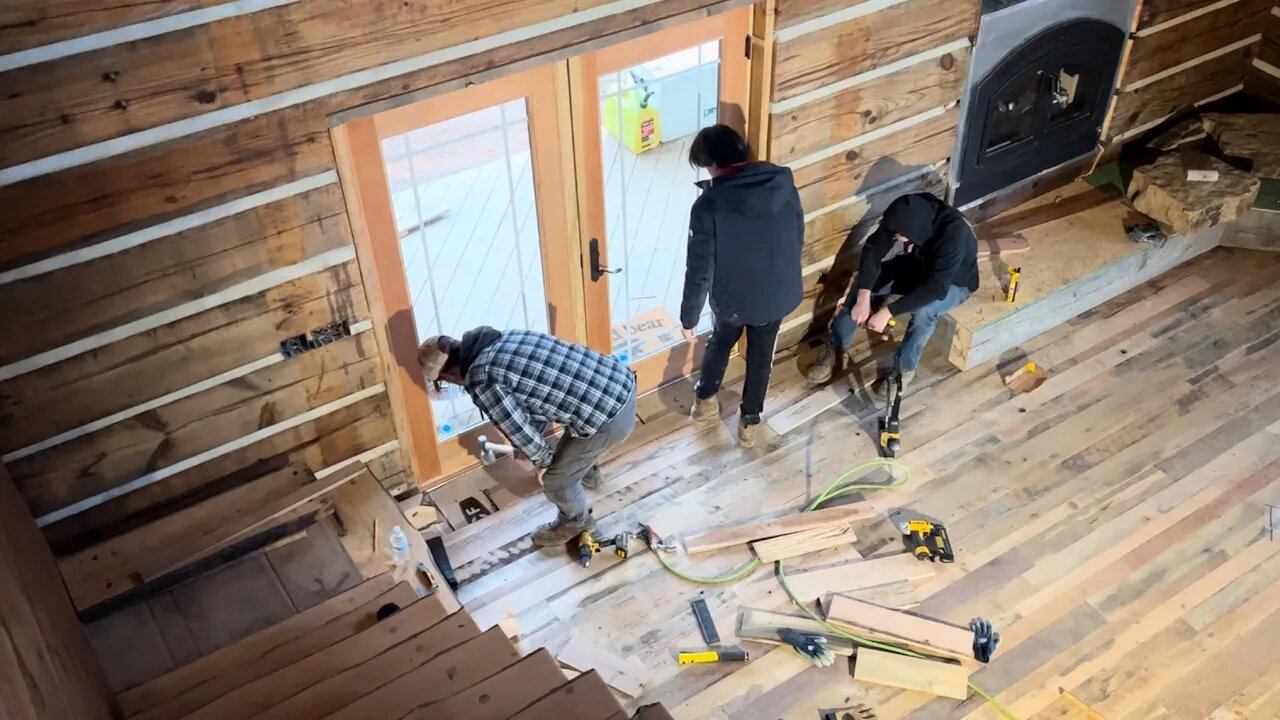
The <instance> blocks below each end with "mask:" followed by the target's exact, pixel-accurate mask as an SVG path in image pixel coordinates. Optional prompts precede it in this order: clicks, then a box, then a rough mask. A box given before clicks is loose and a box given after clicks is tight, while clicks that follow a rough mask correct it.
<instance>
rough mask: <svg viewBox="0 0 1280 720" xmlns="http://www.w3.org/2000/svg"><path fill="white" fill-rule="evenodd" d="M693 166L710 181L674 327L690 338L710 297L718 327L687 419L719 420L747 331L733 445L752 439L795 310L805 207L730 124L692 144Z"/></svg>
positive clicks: (696, 208)
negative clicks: (783, 331)
mask: <svg viewBox="0 0 1280 720" xmlns="http://www.w3.org/2000/svg"><path fill="white" fill-rule="evenodd" d="M689 163H690V164H691V165H693V166H695V167H700V168H706V170H707V172H708V173H709V174H710V175H711V179H710V180H707V181H704V182H701V183H699V186H700V187H701V188H702V195H700V196H699V197H698V199H697V201H696V202H694V204H693V210H692V211H691V212H690V217H689V254H688V257H687V259H686V264H685V276H684V298H683V300H682V302H681V304H680V324H681V325H682V326H683V327H684V336H685V339H686V340H692V339H693V336H694V329H695V328H696V327H697V326H698V319H699V318H700V317H701V315H702V306H703V305H704V304H705V303H706V302H707V296H708V295H710V298H711V312H712V313H714V314H715V326H714V328H713V329H712V331H711V339H710V340H709V341H708V342H707V352H706V355H704V356H703V359H702V367H701V370H700V375H699V376H698V386H697V388H696V389H695V395H696V396H697V397H696V399H695V400H694V406H693V412H692V413H691V415H692V417H693V419H694V420H695V421H698V422H709V421H712V420H716V419H719V417H720V403H719V401H718V400H717V399H716V393H717V392H719V391H720V383H721V382H722V381H723V380H724V371H725V366H726V365H728V363H729V353H730V351H732V350H733V346H734V344H735V343H737V342H738V338H739V337H741V336H742V333H743V332H744V331H745V332H746V334H747V379H746V384H745V385H744V386H743V389H742V407H741V418H740V419H739V425H738V443H739V444H740V445H741V446H742V447H751V446H753V445H755V442H756V432H757V430H758V429H759V426H760V415H761V413H762V412H763V410H764V395H765V389H766V388H768V387H769V371H770V369H771V368H772V366H773V351H774V347H775V345H776V344H777V340H778V329H779V327H780V326H781V324H782V319H783V318H785V317H786V316H787V314H788V313H790V312H791V311H792V310H795V309H796V308H797V307H799V305H800V300H801V298H802V297H803V295H804V290H803V288H802V287H801V280H800V250H801V249H802V248H803V246H804V210H803V209H802V208H801V206H800V193H799V192H798V191H797V190H796V183H795V180H794V178H792V176H791V170H790V169H789V168H785V167H781V166H778V165H774V164H772V163H767V162H751V161H750V151H749V149H748V147H747V143H746V141H745V140H743V139H742V136H741V135H739V134H738V132H737V131H736V130H734V129H733V128H731V127H729V126H727V125H712V126H711V127H708V128H703V129H702V130H701V131H699V132H698V135H697V137H695V138H694V140H693V144H692V145H691V146H690V147H689Z"/></svg>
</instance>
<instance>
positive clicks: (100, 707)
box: [0, 467, 115, 720]
mask: <svg viewBox="0 0 1280 720" xmlns="http://www.w3.org/2000/svg"><path fill="white" fill-rule="evenodd" d="M114 706H115V699H114V698H113V697H112V695H111V692H110V691H109V690H108V688H107V682H106V679H105V678H104V677H103V674H102V669H101V668H100V667H99V666H98V662H97V659H96V658H95V657H94V655H93V651H92V650H91V649H90V647H89V640H88V638H87V637H86V636H85V631H84V628H83V627H81V625H80V622H79V621H78V620H77V619H76V614H75V611H74V610H73V609H72V607H71V601H70V600H69V599H68V598H67V593H66V590H64V589H63V587H62V581H61V578H60V576H59V575H58V568H57V566H56V565H55V564H54V559H53V555H52V554H51V553H50V552H49V548H48V547H46V546H45V544H44V541H43V540H42V539H41V537H40V531H39V530H37V529H36V524H35V521H34V519H33V518H32V517H31V514H30V513H29V512H27V508H26V506H25V505H24V504H23V502H22V498H21V496H19V494H18V491H17V489H16V488H15V487H14V485H13V483H12V482H11V481H10V480H9V477H8V475H7V474H6V473H5V471H4V468H3V467H0V716H3V717H5V718H11V719H12V720H38V719H41V718H50V719H51V718H68V719H71V718H74V719H75V720H110V719H111V718H112V717H114Z"/></svg>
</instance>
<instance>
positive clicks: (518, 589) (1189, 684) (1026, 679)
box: [446, 248, 1280, 720]
mask: <svg viewBox="0 0 1280 720" xmlns="http://www.w3.org/2000/svg"><path fill="white" fill-rule="evenodd" d="M1277 339H1280V255H1275V254H1266V253H1261V252H1256V251H1246V250H1234V249H1226V248H1220V249H1217V250H1214V251H1211V252H1209V253H1207V254H1205V255H1203V256H1201V257H1200V258H1198V259H1196V260H1195V261H1192V262H1190V263H1188V264H1186V265H1183V266H1181V267H1179V268H1176V269H1175V270H1173V271H1171V272H1169V273H1166V274H1165V275H1162V276H1160V277H1159V278H1157V279H1156V280H1154V281H1152V282H1150V283H1148V284H1146V285H1144V286H1142V287H1140V288H1137V289H1135V290H1133V291H1131V292H1129V293H1126V294H1125V295H1122V296H1121V297H1119V298H1116V299H1115V300H1113V301H1110V302H1108V303H1106V304H1104V305H1103V306H1101V307H1099V308H1097V309H1095V310H1094V311H1091V312H1089V313H1087V314H1085V315H1083V316H1081V317H1079V318H1077V319H1075V320H1073V321H1071V322H1070V323H1067V324H1065V325H1063V326H1060V327H1058V328H1055V329H1054V330H1052V331H1050V332H1048V333H1046V334H1045V335H1042V336H1040V337H1038V338H1036V339H1034V340H1032V341H1030V342H1029V343H1027V344H1025V345H1024V346H1023V348H1022V352H1023V353H1024V354H1025V357H1026V358H1028V359H1031V360H1034V361H1036V362H1038V363H1040V364H1041V365H1043V366H1044V367H1045V368H1046V369H1047V370H1048V371H1049V373H1050V379H1049V380H1048V382H1046V383H1045V384H1044V385H1043V386H1041V387H1040V388H1038V389H1037V390H1035V391H1033V392H1031V393H1029V394H1025V395H1017V396H1015V395H1014V394H1013V393H1012V392H1011V391H1009V390H1007V389H1006V388H1005V387H1004V386H1003V384H1002V383H1001V380H1000V375H999V370H1009V369H1012V368H1014V367H1017V366H1018V365H1020V364H1021V362H1023V361H1024V360H1023V359H1022V356H1021V355H1019V356H1017V357H1013V356H1006V358H1004V361H1003V363H1002V364H1001V365H1000V366H999V367H998V366H997V363H995V362H992V363H988V364H986V365H983V366H981V367H979V368H977V369H974V370H971V371H968V372H965V373H957V372H954V371H949V370H947V369H946V363H945V361H943V360H942V359H941V358H940V357H938V352H937V350H936V348H933V349H931V354H930V361H929V366H928V371H927V372H922V373H921V377H920V378H919V379H918V382H917V386H916V388H915V389H914V390H913V392H912V393H911V394H910V395H909V396H908V397H907V398H906V401H905V406H904V413H905V416H904V420H903V423H904V445H905V452H904V454H903V456H902V457H901V460H902V462H903V463H905V464H906V465H907V466H908V467H909V468H910V470H911V477H910V481H909V482H908V483H907V484H906V485H904V486H902V487H901V488H898V489H894V490H888V491H881V492H875V493H870V494H869V495H868V498H867V499H869V500H870V501H871V502H873V503H875V504H876V506H877V507H878V508H881V509H883V510H884V511H885V512H886V513H888V512H889V511H892V510H897V509H903V508H907V509H910V510H912V511H915V512H918V513H923V514H927V515H930V516H933V517H935V518H937V519H940V520H942V521H943V522H945V523H946V524H947V526H948V528H949V530H950V534H951V538H952V540H953V542H954V544H955V546H956V554H957V556H958V557H957V562H956V563H955V564H954V565H949V566H938V567H937V568H936V569H937V573H936V574H935V575H934V576H933V577H931V578H929V579H926V580H924V581H921V582H920V583H919V584H918V586H917V587H916V588H915V593H916V596H917V597H918V598H919V600H920V605H919V607H918V609H917V611H918V612H921V613H923V614H927V615H931V616H934V617H939V618H943V619H946V620H950V621H955V622H959V623H965V622H967V621H968V620H969V619H970V618H971V617H974V616H979V615H980V616H983V617H986V618H988V619H990V620H992V621H993V622H994V623H995V624H996V626H997V628H998V629H999V630H1000V632H1001V633H1002V635H1003V637H1004V643H1003V645H1002V646H1001V648H1000V650H999V652H998V653H997V654H996V657H995V658H994V660H993V661H992V663H991V664H990V665H989V666H987V667H985V668H983V669H982V670H980V671H979V672H977V673H975V674H974V675H973V678H972V679H973V682H974V683H976V684H977V685H979V686H981V687H982V688H983V689H984V690H986V691H987V692H989V693H992V694H994V695H996V696H997V697H998V698H999V699H1000V700H1001V701H1002V702H1003V703H1005V704H1006V705H1007V706H1008V707H1009V708H1010V710H1011V711H1012V713H1013V714H1014V715H1016V716H1017V717H1019V718H1086V717H1094V716H1093V715H1090V714H1088V712H1087V711H1086V710H1085V709H1082V708H1084V707H1085V706H1087V708H1091V709H1092V711H1093V712H1096V713H1097V714H1099V715H1101V716H1102V717H1105V718H1107V720H1123V719H1126V718H1132V719H1135V720H1137V719H1146V718H1210V719H1211V720H1226V719H1228V718H1231V719H1236V718H1250V719H1257V720H1263V719H1265V718H1276V717H1280V642H1276V638H1280V543H1276V542H1273V541H1272V540H1271V539H1270V537H1269V535H1268V532H1267V530H1266V529H1265V520H1266V518H1265V516H1266V506H1267V504H1268V503H1270V504H1273V505H1275V504H1280V345H1277V344H1276V340H1277ZM802 363H803V359H795V358H792V359H789V360H787V361H785V362H783V363H782V364H781V365H779V366H778V367H777V368H776V369H775V375H774V379H773V383H772V385H773V394H772V396H771V400H770V404H769V410H768V412H769V414H770V416H771V418H770V421H771V422H770V425H771V426H772V427H774V428H775V429H776V428H779V427H781V428H783V429H784V433H783V434H781V435H779V434H777V433H776V432H773V431H769V432H768V434H767V436H766V437H765V438H764V440H763V442H761V443H760V445H759V446H758V447H757V448H755V449H753V450H748V451H743V450H740V449H738V448H737V447H735V446H734V444H733V442H732V430H734V423H735V422H736V417H734V415H735V414H736V413H733V412H731V411H730V410H729V408H732V407H733V405H735V404H736V397H732V398H730V397H729V396H730V395H732V388H730V389H729V390H728V391H727V392H726V393H725V396H726V397H725V405H726V411H725V418H724V422H722V423H721V424H720V425H716V426H712V427H708V428H699V427H695V426H692V425H690V424H688V423H687V422H686V421H685V420H684V419H683V412H684V409H685V408H686V407H687V403H688V396H689V389H688V387H687V386H685V387H679V388H670V389H668V390H665V391H663V392H662V393H659V394H658V395H656V396H653V397H649V398H646V399H644V400H643V401H642V405H643V406H644V407H643V408H642V411H641V415H642V417H643V418H644V419H645V422H644V424H643V425H641V426H639V427H638V428H637V430H636V433H635V435H634V436H633V438H632V440H631V441H630V442H629V443H628V445H627V447H626V448H625V449H624V451H623V452H621V453H620V454H618V455H617V456H616V457H613V458H612V459H611V460H610V461H609V462H608V463H607V464H606V466H605V468H604V470H605V482H604V484H603V486H602V487H601V489H600V490H599V491H598V492H597V493H596V494H595V496H594V507H595V513H596V516H597V518H598V520H599V524H600V531H601V532H602V533H603V534H606V535H607V534H610V533H613V532H617V531H619V530H623V529H634V526H635V523H636V522H637V521H640V520H644V521H647V522H650V523H652V524H654V525H655V527H657V528H658V530H659V531H660V532H663V533H676V534H682V533H693V532H696V531H699V530H701V529H703V528H705V527H707V526H709V525H715V524H718V523H725V522H731V521H735V520H739V519H747V518H752V517H758V516H763V515H769V514H776V513H779V512H781V511H784V510H789V511H793V510H796V509H798V508H799V507H801V506H802V504H803V503H804V502H805V501H806V500H807V499H808V498H811V497H812V496H813V495H814V494H816V493H817V492H819V491H820V490H821V488H822V487H823V486H825V485H826V484H827V483H828V482H830V481H831V480H832V479H834V478H835V477H836V476H837V475H838V474H839V473H840V472H841V471H843V470H844V469H846V468H849V467H851V466H854V465H856V464H858V463H860V462H863V461H866V460H869V459H872V458H874V457H875V456H876V454H875V449H874V441H873V440H872V439H871V436H870V433H871V432H873V431H874V427H875V415H876V411H877V409H876V407H875V405H874V403H873V402H872V401H871V399H870V397H869V396H868V395H867V394H866V393H865V392H859V393H852V394H850V393H847V392H845V391H843V390H839V391H832V390H830V389H828V390H825V391H817V393H815V391H813V390H810V389H808V388H806V387H804V385H803V383H802V382H801V381H800V376H799V370H798V368H797V365H799V364H802ZM823 392H825V393H826V395H820V393H823ZM815 398H816V399H815ZM731 400H732V402H731ZM802 403H807V404H806V405H803V406H801V404H802ZM796 407H803V410H802V411H800V410H795V408H796ZM823 408H826V409H825V410H824V409H823ZM818 411H821V412H818ZM814 413H817V414H816V417H813V419H812V420H809V419H808V418H809V417H810V416H811V415H813V414H814ZM779 418H782V419H785V420H786V422H782V421H778V422H774V421H775V420H778V419H779ZM877 473H880V474H877ZM867 477H868V479H871V480H876V479H879V480H883V479H885V476H884V475H883V471H876V472H872V473H870V474H868V476H867ZM551 515H552V510H551V508H550V506H549V505H548V504H546V503H545V501H543V500H541V499H540V498H536V497H534V498H527V499H525V500H522V501H521V502H520V503H518V504H516V505H514V506H512V507H510V508H508V509H506V510H504V511H503V512H501V513H498V514H496V515H493V516H491V517H488V518H484V519H483V520H481V521H479V522H477V523H475V524H473V525H470V526H467V527H465V528H462V529H460V530H458V531H456V532H454V533H452V534H451V535H449V536H448V537H447V538H446V540H447V543H448V546H449V549H450V554H451V556H452V558H453V561H454V564H455V566H456V567H457V569H458V575H459V577H460V578H461V579H463V585H462V587H461V588H460V591H459V593H458V595H459V599H461V600H462V601H463V602H465V604H466V606H467V608H468V609H469V610H471V611H472V613H473V614H474V615H475V617H476V620H477V622H478V623H479V625H480V626H481V627H482V628H484V627H487V626H489V625H491V624H493V623H496V622H497V621H499V620H502V619H503V618H504V617H506V616H508V615H514V616H515V617H516V618H517V619H518V622H519V625H520V631H521V642H522V644H523V645H524V646H525V647H526V648H533V647H538V646H544V645H545V646H547V647H549V648H550V649H551V650H552V651H553V652H556V651H557V650H558V649H559V648H560V647H562V646H563V645H564V644H565V643H567V642H568V641H569V639H570V638H571V637H573V636H575V635H578V636H583V637H585V638H586V639H587V640H588V641H589V642H591V643H594V644H595V645H596V646H597V647H599V648H601V649H604V650H607V651H609V652H611V653H614V654H616V655H620V656H623V657H626V658H629V659H632V660H636V661H638V662H640V663H641V664H643V665H644V666H645V667H647V668H648V669H649V671H650V672H651V673H652V675H651V677H650V678H648V681H647V683H646V685H645V690H644V693H643V696H642V697H641V698H639V699H637V700H632V701H631V702H632V706H633V707H634V706H635V705H638V704H641V703H643V702H653V701H662V702H663V703H664V704H666V706H667V707H668V708H670V709H671V710H672V714H673V715H674V716H675V717H677V718H681V719H690V720H692V719H695V718H697V719H701V718H734V720H747V719H751V718H761V719H773V718H785V719H787V720H791V719H793V718H794V719H797V720H799V719H804V720H812V718H815V717H817V709H819V708H835V707H843V706H848V705H853V704H856V703H866V704H868V705H870V706H872V707H874V708H876V710H877V711H878V713H879V717H880V718H882V719H884V720H892V719H894V718H918V719H923V718H973V719H984V718H997V717H1000V716H999V715H998V713H996V712H995V711H994V710H993V709H992V708H991V706H989V705H987V704H985V703H984V702H983V701H982V700H981V699H980V698H976V697H970V698H969V699H968V700H966V701H964V702H958V701H954V700H944V699H937V698H934V697H932V696H928V695H924V694H921V693H915V692H909V691H897V690H892V689H888V688H879V687H873V686H869V685H861V684H859V683H856V682H854V681H853V680H852V679H851V678H850V677H849V676H848V672H847V667H846V666H845V665H844V664H843V663H837V665H836V666H835V667H832V668H825V669H814V668H811V667H810V666H809V665H808V664H806V663H804V662H803V661H801V660H800V659H799V657H798V656H797V655H796V654H795V653H794V652H792V651H791V650H790V649H785V648H783V649H779V648H774V647H772V646H769V645H762V644H757V643H752V642H749V641H743V642H742V645H743V646H744V647H745V648H747V649H749V650H750V652H751V653H752V661H751V662H750V663H748V664H746V665H739V664H725V665H698V666H686V667H681V666H678V665H677V664H676V662H675V659H674V653H675V650H676V649H679V648H696V647H699V646H700V645H701V644H702V640H701V638H700V636H699V634H698V630H697V627H696V625H695V623H694V620H693V617H692V615H691V613H690V611H689V603H690V601H691V600H693V599H695V598H698V597H702V598H705V599H706V600H707V602H708V604H709V605H710V607H711V610H712V613H713V615H714V617H715V620H716V623H717V625H718V627H719V630H720V634H721V636H722V638H723V639H724V642H725V643H726V644H732V643H734V642H736V641H737V638H736V637H735V636H734V628H735V626H736V619H737V615H738V611H739V608H742V607H754V608H760V609H765V610H784V609H786V608H787V607H788V604H789V603H788V601H787V599H786V597H785V596H784V595H783V593H782V591H781V589H780V588H779V586H778V584H777V581H776V578H775V577H774V573H773V568H772V567H766V568H762V569H760V570H757V571H756V572H755V573H754V574H752V575H751V576H749V577H747V578H746V579H744V580H741V581H738V582H736V583H730V584H727V585H720V586H703V585H693V584H689V583H686V582H684V581H682V580H679V579H677V578H675V577H674V576H671V575H669V574H667V573H666V572H665V571H664V570H663V569H662V568H661V567H660V566H659V565H658V564H657V563H656V562H655V561H654V559H653V558H651V557H649V556H648V554H647V553H644V554H640V555H637V556H634V557H633V558H631V559H630V560H627V561H619V560H617V559H616V558H614V557H613V556H611V555H602V556H600V557H598V558H597V559H596V561H595V562H594V563H593V564H592V565H591V567H590V568H588V569H584V568H581V567H579V566H578V565H577V564H576V563H574V562H573V561H572V560H571V558H569V557H568V556H567V554H564V553H561V552H559V551H554V552H553V551H550V550H544V551H539V552H535V551H533V550H532V549H531V548H530V546H529V543H528V540H527V537H526V535H527V533H528V532H529V531H530V530H531V529H532V528H533V527H534V526H536V525H537V524H538V523H540V522H544V521H545V520H546V519H548V518H549V517H550V516H551ZM856 531H857V535H858V541H857V543H856V545H855V548H856V552H857V553H860V554H861V555H864V556H875V555H878V554H886V553H891V552H896V551H898V549H899V547H900V541H899V539H898V538H897V536H896V533H895V531H894V529H893V526H892V524H891V523H890V522H889V520H888V519H887V515H885V516H881V517H880V518H878V519H876V520H873V521H868V522H864V523H860V524H858V525H857V526H856ZM855 548H833V549H830V550H824V551H822V552H820V553H817V554H815V555H813V556H809V557H807V558H799V559H796V560H792V561H787V568H788V570H789V571H794V570H795V569H798V568H801V567H809V566H818V565H822V564H830V563H834V562H839V561H841V560H843V559H850V558H853V557H854V556H855V552H854V550H855ZM747 557H748V555H747V551H746V550H745V549H742V548H732V549H726V550H722V551H719V552H715V553H708V554H706V555H699V556H697V557H695V558H686V557H684V556H683V554H681V555H680V556H679V557H677V558H675V560H674V562H675V563H676V564H677V565H678V566H680V567H683V568H686V569H688V570H689V571H691V572H694V573H697V574H700V575H714V574H719V573H722V572H724V571H726V570H728V569H730V568H732V567H735V566H737V565H738V564H740V563H741V562H743V561H744V560H745V559H746V558H747ZM1064 693H1066V694H1064Z"/></svg>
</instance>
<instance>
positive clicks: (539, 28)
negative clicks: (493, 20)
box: [0, 0, 662, 187]
mask: <svg viewBox="0 0 1280 720" xmlns="http://www.w3.org/2000/svg"><path fill="white" fill-rule="evenodd" d="M661 1H662V0H614V2H611V3H608V4H605V5H601V6H599V7H594V8H590V9H588V10H582V11H580V12H575V13H570V14H568V15H564V16H562V17H558V18H555V19H552V20H547V21H544V22H540V23H537V24H536V25H530V26H528V27H522V28H516V29H514V30H508V31H506V32H501V33H498V34H497V35H490V36H489V37H486V38H481V39H479V40H472V41H471V42H466V43H463V44H461V45H454V46H452V47H447V48H443V49H441V50H433V51H431V52H429V53H425V54H422V55H419V56H417V57H412V58H407V59H404V60H397V61H396V62H393V63H388V64H386V65H380V66H378V67H373V68H368V69H365V70H358V71H356V72H353V73H349V74H347V75H343V76H341V77H336V78H333V79H331V80H325V81H324V82H320V83H316V84H314V85H307V86H304V87H300V88H297V89H296V90H289V91H287V92H282V93H279V94H276V95H272V96H270V97H265V98H262V99H261V100H254V101H251V102H247V103H241V104H239V105H233V106H231V107H228V108H223V109H221V110H214V111H213V112H208V113H204V114H203V115H197V116H195V117H192V118H187V119H185V120H177V121H175V122H171V123H168V124H165V125H160V126H158V127H153V128H150V129H147V130H142V131H140V132H136V133H132V134H130V135H123V136H121V137H118V138H113V139H111V140H105V141H103V142H99V143H94V144H92V145H86V146H84V147H80V148H76V149H75V150H68V151H66V152H61V153H58V154H56V155H50V156H49V157H45V158H40V159H39V160H31V161H29V162H25V163H22V164H20V165H14V166H12V167H8V168H4V169H3V170H0V187H3V186H5V185H12V184H13V183H16V182H21V181H23V180H29V179H31V178H34V177H39V176H41V175H47V174H49V173H53V172H58V171H59V170H66V169H67V168H72V167H76V166H78V165H85V164H88V163H92V162H96V161H98V160H103V159H106V158H109V157H114V156H116V155H122V154H124V153H127V152H132V151H134V150H138V149H140V148H144V147H148V146H151V145H156V144H159V143H162V142H166V141H169V140H174V139H177V138H180V137H185V136H187V135H193V134H195V133H198V132H202V131H204V130H209V129H212V128H216V127H221V126H223V125H229V124H231V123H235V122H239V121H241V120H247V119H249V118H251V117H254V116H257V115H265V114H266V113H270V112H274V111H276V110H282V109H284V108H287V107H292V106H294V105H300V104H302V103H305V102H310V101H312V100H318V99H320V98H322V97H326V96H329V95H333V94H335V93H340V92H346V91H348V90H355V89H356V88H361V87H364V86H366V85H371V84H373V83H377V82H381V81H383V80H389V79H391V78H393V77H396V76H399V75H404V74H406V73H411V72H417V71H419V70H423V69H425V68H429V67H432V66H434V65H441V64H443V63H447V62H451V61H453V60H458V59H460V58H464V57H468V56H470V55H478V54H481V53H484V52H487V51H489V50H493V49H496V48H500V47H503V46H506V45H512V44H515V43H519V42H524V41H526V40H531V39H533V38H536V37H540V36H542V35H548V34H550V33H553V32H557V31H560V30H565V29H567V28H571V27H576V26H578V25H582V24H585V23H589V22H592V21H594V20H601V19H604V18H607V17H610V16H613V15H617V14H619V13H624V12H628V11H630V10H636V9H639V8H643V7H648V6H650V5H654V4H657V3H659V2H661Z"/></svg>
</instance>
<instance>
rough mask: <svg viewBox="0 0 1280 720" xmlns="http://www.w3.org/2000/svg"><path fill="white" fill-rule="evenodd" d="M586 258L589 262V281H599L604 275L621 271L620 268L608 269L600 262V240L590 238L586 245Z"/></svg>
mask: <svg viewBox="0 0 1280 720" xmlns="http://www.w3.org/2000/svg"><path fill="white" fill-rule="evenodd" d="M587 254H588V255H589V257H588V260H589V262H590V263H591V282H600V278H602V277H604V276H605V275H616V274H618V273H620V272H622V268H614V269H612V270H610V269H609V268H607V267H605V266H604V264H603V263H601V262H600V240H599V239H597V238H591V242H590V243H589V244H588V245H587Z"/></svg>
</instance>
